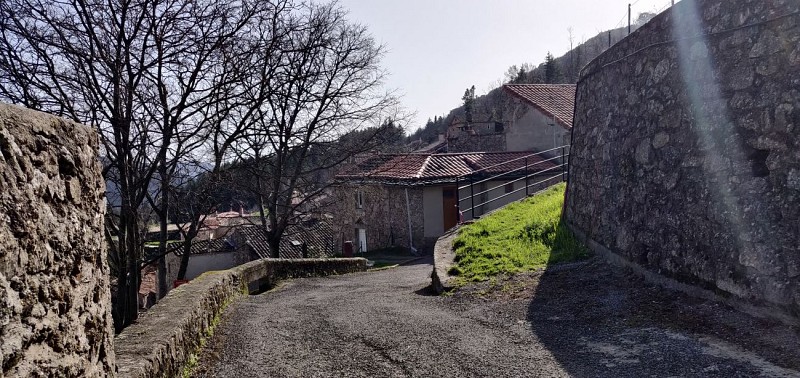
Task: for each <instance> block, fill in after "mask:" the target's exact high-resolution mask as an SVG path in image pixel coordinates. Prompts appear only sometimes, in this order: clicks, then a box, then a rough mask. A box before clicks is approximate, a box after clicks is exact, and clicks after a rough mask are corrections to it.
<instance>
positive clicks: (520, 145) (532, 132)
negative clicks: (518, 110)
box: [506, 105, 569, 157]
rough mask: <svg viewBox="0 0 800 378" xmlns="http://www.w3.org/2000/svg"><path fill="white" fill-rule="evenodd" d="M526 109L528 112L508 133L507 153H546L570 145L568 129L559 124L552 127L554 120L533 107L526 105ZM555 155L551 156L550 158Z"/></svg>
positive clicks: (512, 125)
mask: <svg viewBox="0 0 800 378" xmlns="http://www.w3.org/2000/svg"><path fill="white" fill-rule="evenodd" d="M525 108H526V109H527V110H526V111H525V112H524V113H523V114H522V116H521V117H520V118H518V119H517V120H515V121H513V122H512V123H511V125H510V127H509V130H508V131H507V133H506V150H507V151H545V150H549V149H551V148H554V147H560V146H563V145H564V144H566V143H568V141H569V132H568V131H567V129H565V128H564V127H563V126H561V125H559V124H556V125H555V126H550V125H549V124H550V123H553V119H552V118H550V117H547V116H546V115H544V114H543V113H542V112H540V111H539V110H537V109H536V108H534V107H532V106H529V105H526V106H525ZM554 133H555V143H554V142H553V134H554ZM558 154H560V152H558ZM555 155H556V154H550V157H552V156H555Z"/></svg>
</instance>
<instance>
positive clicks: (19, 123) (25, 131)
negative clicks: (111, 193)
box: [0, 104, 114, 377]
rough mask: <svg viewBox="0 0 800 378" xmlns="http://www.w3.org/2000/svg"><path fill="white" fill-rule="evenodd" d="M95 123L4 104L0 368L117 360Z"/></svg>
mask: <svg viewBox="0 0 800 378" xmlns="http://www.w3.org/2000/svg"><path fill="white" fill-rule="evenodd" d="M97 149H98V139H97V135H96V134H95V132H94V130H92V129H91V128H89V127H86V126H82V125H79V124H76V123H74V122H70V121H67V120H64V119H62V118H58V117H54V116H51V115H48V114H45V113H40V112H36V111H32V110H28V109H25V108H21V107H17V106H10V105H5V104H0V188H1V189H0V220H2V222H0V366H2V371H1V372H0V376H9V377H17V376H23V377H26V376H41V377H100V376H106V375H107V374H108V372H109V371H111V370H112V368H113V366H114V350H113V347H112V341H111V335H112V334H113V329H112V320H111V312H110V311H111V301H110V291H109V271H108V266H107V262H106V249H105V241H104V239H103V214H104V211H105V185H104V181H103V178H102V175H101V170H100V165H99V161H98V159H97Z"/></svg>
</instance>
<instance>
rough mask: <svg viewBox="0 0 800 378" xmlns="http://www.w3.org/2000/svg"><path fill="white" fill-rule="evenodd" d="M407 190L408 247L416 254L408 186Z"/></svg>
mask: <svg viewBox="0 0 800 378" xmlns="http://www.w3.org/2000/svg"><path fill="white" fill-rule="evenodd" d="M405 191H406V214H407V215H408V247H409V248H411V253H412V254H414V255H416V254H417V249H416V248H414V237H413V236H412V233H411V202H409V201H408V188H405Z"/></svg>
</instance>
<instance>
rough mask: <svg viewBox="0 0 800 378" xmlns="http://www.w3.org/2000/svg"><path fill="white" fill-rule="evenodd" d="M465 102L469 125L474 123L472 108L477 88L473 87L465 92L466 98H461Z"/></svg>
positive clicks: (465, 112)
mask: <svg viewBox="0 0 800 378" xmlns="http://www.w3.org/2000/svg"><path fill="white" fill-rule="evenodd" d="M461 100H463V101H464V114H465V117H466V121H467V125H470V124H471V123H472V107H473V104H474V103H475V86H474V85H473V86H472V87H470V88H467V90H465V91H464V96H462V97H461Z"/></svg>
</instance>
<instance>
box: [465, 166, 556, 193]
mask: <svg viewBox="0 0 800 378" xmlns="http://www.w3.org/2000/svg"><path fill="white" fill-rule="evenodd" d="M565 165H566V164H559V165H556V166H552V167H550V168H547V169H543V170H541V171H536V172H533V173H531V174H530V175H526V176H524V177H520V178H518V179H516V180H513V181H509V182H507V183H504V184H503V185H508V184H510V183H513V182H517V181H520V180H523V179H527V178H528V177H530V176H535V175H539V174H542V173H544V172H548V171H551V170H553V169H556V168H562V167H564V166H565ZM501 176H502V175H497V176H494V177H493V179H496V178H499V177H501ZM485 181H486V180H483V181H476V182H475V184H480V183H481V182H485ZM528 186H530V184H529V185H528ZM467 187H469V185H464V186H463V187H462V188H467ZM499 187H500V185H498V186H494V187H491V188H489V189H486V190H484V191H482V192H478V193H475V194H474V195H476V196H479V195H481V194H485V193H488V192H490V191H492V190H495V189H497V188H499Z"/></svg>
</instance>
